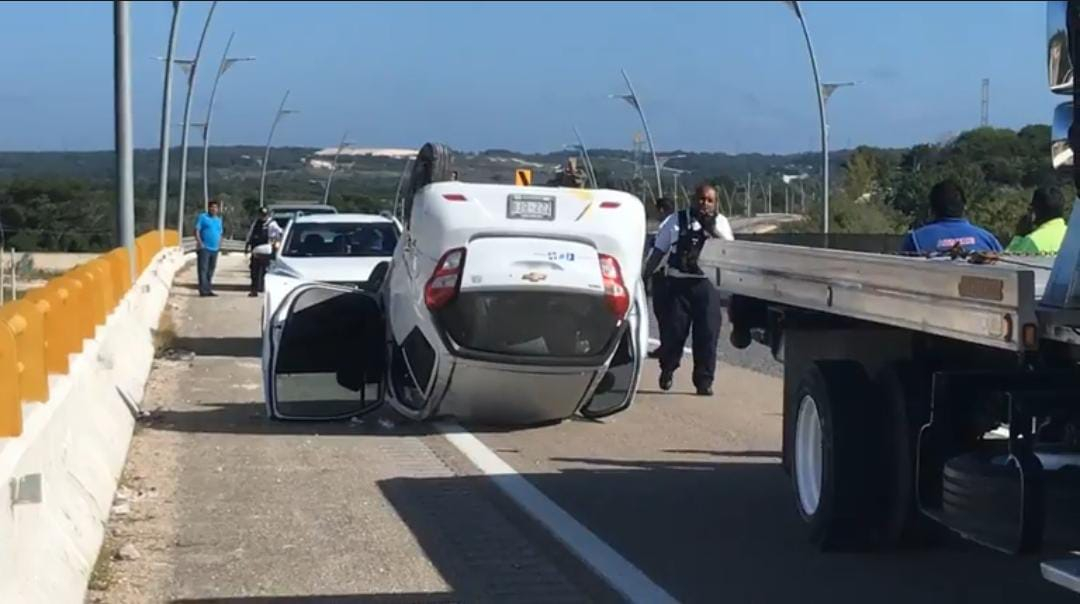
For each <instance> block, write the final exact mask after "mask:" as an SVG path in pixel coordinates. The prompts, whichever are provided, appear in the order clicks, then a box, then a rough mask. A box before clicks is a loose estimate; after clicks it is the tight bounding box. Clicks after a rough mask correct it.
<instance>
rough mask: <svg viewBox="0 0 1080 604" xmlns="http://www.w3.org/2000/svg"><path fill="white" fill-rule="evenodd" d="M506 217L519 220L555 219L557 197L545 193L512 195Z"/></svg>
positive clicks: (508, 199) (509, 197) (507, 205)
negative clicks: (544, 194)
mask: <svg viewBox="0 0 1080 604" xmlns="http://www.w3.org/2000/svg"><path fill="white" fill-rule="evenodd" d="M506 217H507V218H513V219H519V220H555V198H554V197H548V196H543V195H510V196H508V197H507V198H506Z"/></svg>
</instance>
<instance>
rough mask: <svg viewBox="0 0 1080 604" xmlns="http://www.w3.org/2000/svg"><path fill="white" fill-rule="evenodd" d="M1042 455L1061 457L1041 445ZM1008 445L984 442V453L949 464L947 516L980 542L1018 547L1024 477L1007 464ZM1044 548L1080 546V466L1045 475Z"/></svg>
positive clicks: (945, 475) (945, 491) (944, 502)
mask: <svg viewBox="0 0 1080 604" xmlns="http://www.w3.org/2000/svg"><path fill="white" fill-rule="evenodd" d="M1036 452H1037V453H1060V452H1062V450H1061V449H1058V448H1055V447H1052V446H1037V447H1036ZM1007 456H1008V443H1007V441H1001V442H984V443H982V444H981V445H980V446H979V448H978V449H976V450H975V451H971V452H968V453H964V454H962V455H958V456H956V457H953V458H951V459H949V460H948V461H947V462H945V469H944V472H943V475H942V511H943V512H944V514H945V517H946V518H947V519H948V520H949V521H950V524H952V525H955V526H960V527H963V528H964V530H965V532H969V533H971V534H973V535H975V536H977V537H978V538H979V539H982V540H986V541H989V542H992V543H998V544H1001V545H1003V546H1006V547H1013V546H1015V545H1016V543H1017V537H1018V533H1017V529H1018V528H1019V518H1020V476H1019V472H1018V471H1017V470H1016V468H1015V466H1012V465H1008V464H1006V463H1002V460H1003V459H1004V458H1007ZM1043 487H1044V491H1043V494H1044V500H1043V501H1044V508H1043V509H1044V511H1045V521H1044V525H1043V540H1044V543H1043V544H1044V547H1049V548H1053V549H1074V548H1077V547H1080V519H1077V518H1076V510H1077V509H1080V467H1078V466H1064V467H1061V468H1059V469H1052V470H1051V469H1047V470H1043Z"/></svg>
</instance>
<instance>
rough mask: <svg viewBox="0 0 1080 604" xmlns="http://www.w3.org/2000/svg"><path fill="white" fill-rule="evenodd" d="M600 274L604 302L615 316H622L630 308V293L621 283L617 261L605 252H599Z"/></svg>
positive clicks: (620, 273)
mask: <svg viewBox="0 0 1080 604" xmlns="http://www.w3.org/2000/svg"><path fill="white" fill-rule="evenodd" d="M600 276H601V277H602V278H603V280H604V302H606V303H607V306H608V309H610V310H611V313H612V314H614V315H615V316H616V317H619V318H622V317H624V316H625V315H626V311H627V310H629V309H630V293H629V292H627V291H626V284H625V283H623V278H622V270H621V269H620V268H619V261H618V260H615V258H612V257H611V256H608V255H607V254H600Z"/></svg>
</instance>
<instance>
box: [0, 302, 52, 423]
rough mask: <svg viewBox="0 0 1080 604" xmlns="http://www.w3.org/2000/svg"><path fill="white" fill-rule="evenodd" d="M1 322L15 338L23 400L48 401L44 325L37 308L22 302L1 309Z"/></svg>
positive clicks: (20, 390) (20, 393)
mask: <svg viewBox="0 0 1080 604" xmlns="http://www.w3.org/2000/svg"><path fill="white" fill-rule="evenodd" d="M0 322H3V323H6V324H7V327H8V329H10V330H11V333H12V334H14V335H15V359H16V367H17V370H18V374H19V375H18V384H19V395H20V397H21V398H22V400H24V401H35V402H42V403H43V402H45V401H47V400H49V379H48V374H47V373H46V372H45V322H44V320H43V318H42V316H41V311H40V310H39V309H38V307H37V305H36V304H34V303H33V302H30V301H29V300H19V301H17V302H13V303H11V304H5V305H4V307H3V308H0Z"/></svg>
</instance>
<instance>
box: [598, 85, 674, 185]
mask: <svg viewBox="0 0 1080 604" xmlns="http://www.w3.org/2000/svg"><path fill="white" fill-rule="evenodd" d="M622 76H623V80H625V81H626V89H627V90H628V91H629V94H610V95H608V97H609V98H613V99H614V98H619V99H622V100H624V101H626V102H627V103H630V106H631V107H633V108H634V109H635V110H636V111H637V114H638V117H639V118H641V127H642V128H644V130H645V138H646V139H648V141H649V152H650V153H651V154H652V158H653V169H655V170H656V197H657V198H660V197H663V195H664V188H663V183H661V182H660V162H659V161H657V159H656V146H655V145H653V138H652V133H651V132H649V123H648V122H646V121H645V111H644V110H643V109H642V108H641V100H640V99H639V98H638V96H637V93H635V92H634V85H633V84H631V83H630V76H628V75H627V74H626V70H625V69H623V70H622Z"/></svg>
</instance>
